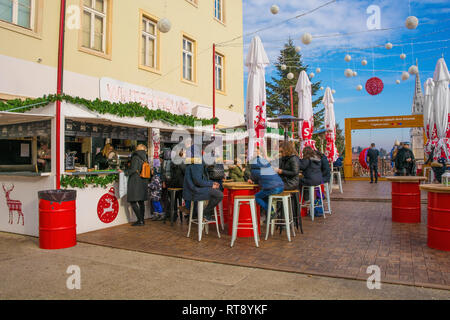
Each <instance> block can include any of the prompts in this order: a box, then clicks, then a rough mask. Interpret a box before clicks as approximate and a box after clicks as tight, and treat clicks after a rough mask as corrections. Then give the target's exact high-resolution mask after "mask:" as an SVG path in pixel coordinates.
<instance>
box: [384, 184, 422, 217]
mask: <svg viewBox="0 0 450 320" xmlns="http://www.w3.org/2000/svg"><path fill="white" fill-rule="evenodd" d="M387 180H388V181H391V182H392V222H400V223H420V216H421V203H420V202H421V198H420V188H419V185H420V181H425V180H426V178H425V177H421V176H418V177H416V176H413V177H410V176H407V177H403V176H399V177H387Z"/></svg>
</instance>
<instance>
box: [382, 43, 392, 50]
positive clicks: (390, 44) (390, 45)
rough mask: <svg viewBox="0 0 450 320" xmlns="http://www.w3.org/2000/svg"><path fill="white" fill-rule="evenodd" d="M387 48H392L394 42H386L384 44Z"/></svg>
mask: <svg viewBox="0 0 450 320" xmlns="http://www.w3.org/2000/svg"><path fill="white" fill-rule="evenodd" d="M384 47H385V48H386V49H388V50H391V49H392V43H390V42H388V43H386V45H385V46H384Z"/></svg>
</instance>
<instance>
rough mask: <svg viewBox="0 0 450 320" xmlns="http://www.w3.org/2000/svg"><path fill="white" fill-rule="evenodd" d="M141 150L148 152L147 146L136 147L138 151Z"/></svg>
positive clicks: (139, 145)
mask: <svg viewBox="0 0 450 320" xmlns="http://www.w3.org/2000/svg"><path fill="white" fill-rule="evenodd" d="M139 150H142V151H147V146H146V145H145V144H138V145H137V147H136V151H139Z"/></svg>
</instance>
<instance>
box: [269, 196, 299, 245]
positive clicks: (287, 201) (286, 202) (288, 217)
mask: <svg viewBox="0 0 450 320" xmlns="http://www.w3.org/2000/svg"><path fill="white" fill-rule="evenodd" d="M277 201H282V202H283V217H284V218H280V219H277V218H274V219H272V217H271V216H272V209H273V207H274V204H275V203H276V202H277ZM275 225H283V226H285V227H286V234H287V238H288V240H289V241H291V227H292V233H293V235H294V236H295V227H294V218H293V214H292V205H291V195H290V194H289V193H287V192H283V193H280V194H273V195H271V196H269V206H268V210H267V220H266V240H267V238H268V237H269V229H270V227H273V226H275ZM272 230H273V229H272ZM271 233H272V234H273V231H272V232H271Z"/></svg>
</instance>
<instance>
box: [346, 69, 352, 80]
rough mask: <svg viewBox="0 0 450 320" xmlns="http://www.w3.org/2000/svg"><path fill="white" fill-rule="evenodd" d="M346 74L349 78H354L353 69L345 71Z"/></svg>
mask: <svg viewBox="0 0 450 320" xmlns="http://www.w3.org/2000/svg"><path fill="white" fill-rule="evenodd" d="M344 74H345V76H346V77H347V78H351V77H353V70H352V69H345V71H344Z"/></svg>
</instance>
